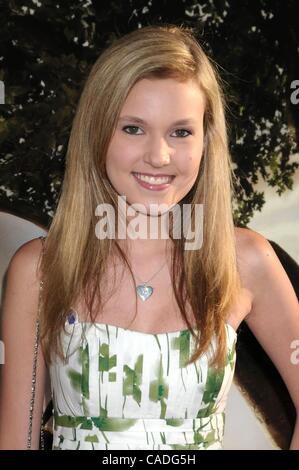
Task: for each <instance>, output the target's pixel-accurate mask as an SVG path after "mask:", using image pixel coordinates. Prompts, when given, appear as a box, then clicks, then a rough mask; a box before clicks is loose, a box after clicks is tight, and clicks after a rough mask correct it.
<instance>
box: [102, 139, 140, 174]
mask: <svg viewBox="0 0 299 470" xmlns="http://www.w3.org/2000/svg"><path fill="white" fill-rule="evenodd" d="M135 154H136V148H135V149H134V148H133V149H132V148H131V147H130V146H129V145H128V144H127V143H126V144H125V145H123V144H121V142H115V143H113V142H112V143H111V145H110V146H109V149H108V152H107V160H106V166H107V168H108V169H110V170H111V171H113V172H117V171H123V170H128V169H129V168H131V167H132V165H133V164H134V161H135V157H134V155H135Z"/></svg>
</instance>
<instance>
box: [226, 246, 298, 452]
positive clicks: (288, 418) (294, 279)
mask: <svg viewBox="0 0 299 470" xmlns="http://www.w3.org/2000/svg"><path fill="white" fill-rule="evenodd" d="M269 242H270V243H271V245H272V248H273V249H274V251H275V253H276V255H277V256H278V258H279V260H280V262H281V264H282V266H283V268H284V269H285V271H286V273H287V275H288V277H289V279H290V281H291V283H292V285H293V288H294V290H295V293H296V295H297V298H298V300H299V265H298V264H297V263H296V261H295V260H294V259H293V258H291V256H290V255H288V253H287V252H286V251H284V250H283V249H282V248H281V247H280V246H279V245H278V244H277V243H275V242H273V241H271V240H269ZM282 313H283V312H282ZM235 380H236V383H237V385H239V386H240V387H241V389H242V392H243V393H244V394H245V395H246V397H247V398H248V399H249V401H250V403H251V405H252V407H253V408H254V409H255V413H257V414H258V415H259V416H260V418H261V419H262V420H263V422H264V423H265V425H266V426H267V428H268V431H269V433H270V434H271V436H272V438H273V439H274V441H275V443H276V444H277V445H278V447H280V448H281V449H289V446H290V441H291V438H292V433H293V430H294V425H295V421H296V409H295V407H294V404H293V402H292V399H291V397H290V395H289V392H288V390H287V388H286V386H285V384H284V382H283V380H282V378H281V377H280V374H279V373H278V371H277V369H276V367H275V366H274V365H273V363H272V361H271V360H270V358H269V357H268V356H267V354H266V353H265V351H264V350H263V348H262V347H261V346H260V344H259V343H258V341H257V340H256V339H255V337H254V335H253V334H252V333H251V331H250V329H249V328H248V326H247V325H246V324H245V322H243V323H242V324H241V325H240V327H239V330H238V343H237V363H236V373H235Z"/></svg>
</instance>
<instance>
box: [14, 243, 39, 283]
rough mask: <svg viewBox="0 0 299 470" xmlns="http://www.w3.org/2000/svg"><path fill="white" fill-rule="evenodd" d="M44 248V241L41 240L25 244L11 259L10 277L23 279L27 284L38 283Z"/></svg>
mask: <svg viewBox="0 0 299 470" xmlns="http://www.w3.org/2000/svg"><path fill="white" fill-rule="evenodd" d="M42 246H43V245H42V240H40V239H39V238H34V239H32V240H29V241H28V242H26V243H23V244H22V245H21V246H20V247H19V248H18V249H17V250H16V251H15V253H14V255H13V256H12V257H11V259H10V262H9V266H8V276H10V277H11V276H13V277H14V279H17V278H23V279H26V280H27V282H29V281H32V283H33V284H34V283H36V282H38V280H39V275H38V267H39V261H40V258H41V254H42Z"/></svg>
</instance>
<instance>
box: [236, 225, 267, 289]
mask: <svg viewBox="0 0 299 470" xmlns="http://www.w3.org/2000/svg"><path fill="white" fill-rule="evenodd" d="M235 240H236V252H237V262H238V267H239V270H240V274H241V276H243V278H244V281H245V280H247V281H249V280H250V279H252V278H255V277H256V275H257V272H260V270H261V269H263V268H266V267H267V265H269V263H271V258H273V257H276V254H275V251H274V250H273V248H272V246H271V243H270V242H269V241H268V240H267V239H266V238H265V237H264V236H263V235H261V234H260V233H258V232H256V231H255V230H252V229H248V228H241V227H235Z"/></svg>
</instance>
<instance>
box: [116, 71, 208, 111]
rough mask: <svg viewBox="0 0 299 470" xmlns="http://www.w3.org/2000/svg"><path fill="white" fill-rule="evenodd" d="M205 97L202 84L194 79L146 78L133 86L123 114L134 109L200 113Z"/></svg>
mask: <svg viewBox="0 0 299 470" xmlns="http://www.w3.org/2000/svg"><path fill="white" fill-rule="evenodd" d="M204 105H205V97H204V93H203V91H202V89H201V87H200V85H199V84H198V83H197V82H196V81H195V80H192V79H189V80H186V81H183V82H181V81H178V80H176V79H173V78H163V79H159V78H154V79H152V78H151V79H148V78H144V79H141V80H139V81H138V82H137V83H135V85H134V86H133V87H132V88H131V90H130V92H129V93H128V95H127V98H126V100H125V103H124V106H123V108H122V112H121V115H124V114H125V113H127V112H130V113H131V112H134V110H136V112H137V111H139V112H141V111H144V112H147V113H155V112H158V113H164V114H165V113H166V112H167V110H168V111H169V112H170V113H173V112H175V113H179V112H183V111H186V110H188V114H190V112H191V113H192V112H195V113H198V111H199V110H200V109H201V110H202V109H203V108H204Z"/></svg>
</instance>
